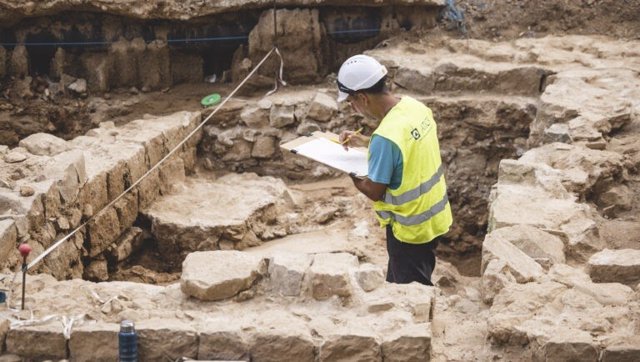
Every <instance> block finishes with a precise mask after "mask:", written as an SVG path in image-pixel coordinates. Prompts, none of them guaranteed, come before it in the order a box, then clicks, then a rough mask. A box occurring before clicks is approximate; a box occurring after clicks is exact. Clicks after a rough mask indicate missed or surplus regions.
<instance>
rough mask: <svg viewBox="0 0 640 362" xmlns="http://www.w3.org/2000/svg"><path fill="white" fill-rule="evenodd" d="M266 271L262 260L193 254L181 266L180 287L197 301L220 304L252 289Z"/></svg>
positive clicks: (234, 254)
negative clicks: (219, 301)
mask: <svg viewBox="0 0 640 362" xmlns="http://www.w3.org/2000/svg"><path fill="white" fill-rule="evenodd" d="M265 268H266V263H265V262H264V260H263V259H262V258H260V257H256V256H252V255H248V254H245V253H242V252H239V251H234V250H225V251H207V252H195V253H191V254H189V255H187V258H186V259H185V260H184V262H183V263H182V276H181V278H180V286H181V289H182V292H183V293H184V294H187V295H189V296H191V297H194V298H196V299H200V300H204V301H215V300H223V299H227V298H231V297H233V296H235V295H237V294H238V293H240V292H241V291H244V290H247V289H249V288H251V286H253V284H254V283H255V282H256V281H257V280H258V278H259V277H260V276H262V275H264V274H265V272H266V270H265Z"/></svg>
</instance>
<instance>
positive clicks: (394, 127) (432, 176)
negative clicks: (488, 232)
mask: <svg viewBox="0 0 640 362" xmlns="http://www.w3.org/2000/svg"><path fill="white" fill-rule="evenodd" d="M373 134H374V135H378V136H382V137H384V138H386V139H388V140H390V141H392V142H393V143H395V144H396V145H397V146H398V148H399V149H400V153H401V154H402V163H403V167H402V183H401V184H400V186H399V187H398V188H397V189H395V190H392V189H390V188H387V190H386V193H385V195H384V198H383V200H382V201H376V202H374V204H373V208H374V210H375V211H376V216H377V218H378V220H379V221H380V226H382V227H384V226H386V225H388V224H391V226H392V228H393V234H394V235H395V237H396V238H397V239H398V240H400V241H404V242H406V243H411V244H423V243H428V242H429V241H431V240H433V239H434V238H436V237H437V236H440V235H442V234H444V233H446V232H447V231H449V227H450V226H451V224H452V222H453V217H452V215H451V206H450V205H449V199H448V197H447V186H446V183H445V180H444V169H443V166H442V160H441V158H440V146H439V143H438V132H437V126H436V122H435V121H434V120H433V113H432V112H431V109H429V108H428V107H427V106H425V105H424V104H422V103H421V102H419V101H417V100H415V99H413V98H411V97H406V96H405V97H403V98H402V99H401V100H400V102H398V104H396V105H395V106H394V107H393V108H392V109H391V110H390V111H389V112H388V113H387V115H386V116H385V117H384V119H383V120H382V121H381V122H380V125H379V126H378V128H377V129H376V130H375V132H374V133H373Z"/></svg>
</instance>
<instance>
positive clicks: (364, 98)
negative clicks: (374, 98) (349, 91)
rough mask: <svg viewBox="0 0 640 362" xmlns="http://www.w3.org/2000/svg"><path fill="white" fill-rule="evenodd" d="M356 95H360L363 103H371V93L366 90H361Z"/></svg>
mask: <svg viewBox="0 0 640 362" xmlns="http://www.w3.org/2000/svg"><path fill="white" fill-rule="evenodd" d="M356 96H358V97H360V102H361V103H362V104H365V105H368V104H369V95H368V94H367V93H365V92H360V93H357V94H356Z"/></svg>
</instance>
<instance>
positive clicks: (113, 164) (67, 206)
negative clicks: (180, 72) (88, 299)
mask: <svg viewBox="0 0 640 362" xmlns="http://www.w3.org/2000/svg"><path fill="white" fill-rule="evenodd" d="M199 121H200V114H199V113H189V112H179V113H176V114H173V115H171V116H166V117H160V118H149V119H142V120H137V121H133V122H130V123H129V124H127V125H125V126H123V127H114V126H113V124H112V123H111V124H110V123H109V122H106V123H103V124H102V125H101V128H97V129H94V130H91V131H89V132H88V133H87V135H86V136H81V137H77V138H75V139H74V140H72V141H68V142H67V141H64V140H61V139H59V138H56V137H54V136H51V135H48V134H34V135H31V136H29V137H27V138H25V139H23V140H22V141H20V146H19V147H16V148H14V149H4V150H3V151H2V154H3V160H2V161H0V170H2V172H0V174H2V175H3V177H6V178H3V179H2V180H0V181H1V182H2V185H1V188H0V205H3V206H2V210H1V212H2V216H1V218H2V220H1V224H0V226H1V227H2V229H1V232H0V235H1V236H2V237H1V239H0V253H1V254H0V260H1V264H0V267H2V268H10V269H15V268H16V267H17V266H18V262H19V260H18V259H19V254H18V253H17V249H16V247H17V245H18V243H23V242H26V243H29V245H31V246H32V248H33V250H34V251H33V252H32V254H31V256H30V259H33V258H34V257H36V256H37V255H39V254H40V253H41V252H42V251H44V250H45V249H47V248H48V247H49V246H51V245H52V244H53V243H54V242H55V241H56V240H59V239H60V238H61V237H63V236H64V235H66V234H67V233H69V232H71V231H72V230H74V229H76V228H77V227H78V226H79V225H81V224H82V223H83V222H85V221H86V220H88V219H89V218H92V219H91V221H90V222H89V224H88V225H87V226H86V227H83V228H81V229H80V230H79V231H78V232H77V233H76V234H75V235H74V236H73V237H72V238H71V239H70V240H68V241H66V242H65V243H63V244H62V245H61V246H60V247H58V248H57V249H56V250H55V251H54V252H53V253H51V254H50V255H49V256H48V257H46V258H45V259H44V261H43V262H41V263H40V264H39V265H38V266H37V267H36V268H35V269H34V270H36V271H41V272H47V273H50V274H52V275H54V276H55V277H56V278H60V279H64V278H79V277H82V276H83V274H84V275H85V276H86V277H89V278H91V279H101V280H104V279H105V274H106V270H107V259H113V258H114V257H115V258H116V259H120V260H122V259H123V258H126V255H122V252H123V249H124V250H129V252H131V248H130V247H129V248H127V247H126V245H123V243H131V238H130V237H128V236H129V234H130V230H131V227H132V225H133V223H134V221H135V220H136V218H137V215H138V210H139V209H141V208H145V207H147V206H148V205H150V204H151V202H152V201H154V200H155V199H156V197H158V196H159V195H160V194H166V193H167V192H168V191H169V186H170V185H171V184H172V183H173V180H174V179H176V178H178V177H179V176H180V175H184V173H185V171H186V172H189V171H190V170H193V168H194V166H195V157H196V156H195V152H196V147H195V146H196V144H197V143H198V142H199V133H197V134H196V135H195V136H194V137H192V138H191V139H190V140H189V141H188V142H187V143H185V144H184V145H183V146H182V147H181V149H179V150H178V151H177V152H176V153H175V155H174V156H172V157H170V158H169V159H167V161H166V162H165V163H164V164H163V165H162V166H161V167H159V168H158V169H156V170H154V171H153V172H151V173H150V174H149V175H148V176H147V177H146V178H145V179H144V180H143V181H142V182H140V184H139V185H138V186H137V187H136V188H135V189H133V191H132V192H131V193H129V194H127V195H126V196H124V197H122V198H120V199H119V200H118V201H117V202H116V203H115V204H113V205H112V206H110V207H109V208H107V209H104V210H103V208H104V207H105V206H106V205H107V204H109V203H110V202H111V201H113V200H114V199H115V198H116V197H118V196H119V195H120V194H121V193H122V192H123V191H124V190H125V189H127V188H128V187H129V186H130V185H132V184H133V183H134V182H136V181H137V180H139V179H140V178H141V177H142V176H143V175H145V174H146V173H147V171H148V170H150V168H151V167H152V166H154V165H155V164H156V163H157V162H158V161H160V160H161V159H162V158H163V157H164V156H165V155H167V153H168V152H169V150H171V149H172V148H173V147H175V146H176V145H177V144H178V142H180V140H182V139H183V138H184V137H185V136H186V135H187V134H188V133H189V132H190V131H192V130H193V129H194V128H195V127H196V125H197V124H198V123H199ZM183 177H184V176H183ZM101 210H102V211H101ZM99 211H101V212H99ZM114 255H115V256H114Z"/></svg>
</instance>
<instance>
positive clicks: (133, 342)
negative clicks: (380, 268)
mask: <svg viewBox="0 0 640 362" xmlns="http://www.w3.org/2000/svg"><path fill="white" fill-rule="evenodd" d="M118 350H119V357H120V358H119V360H120V362H138V335H137V334H136V329H135V327H134V325H133V321H130V320H124V321H122V322H120V333H118Z"/></svg>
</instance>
